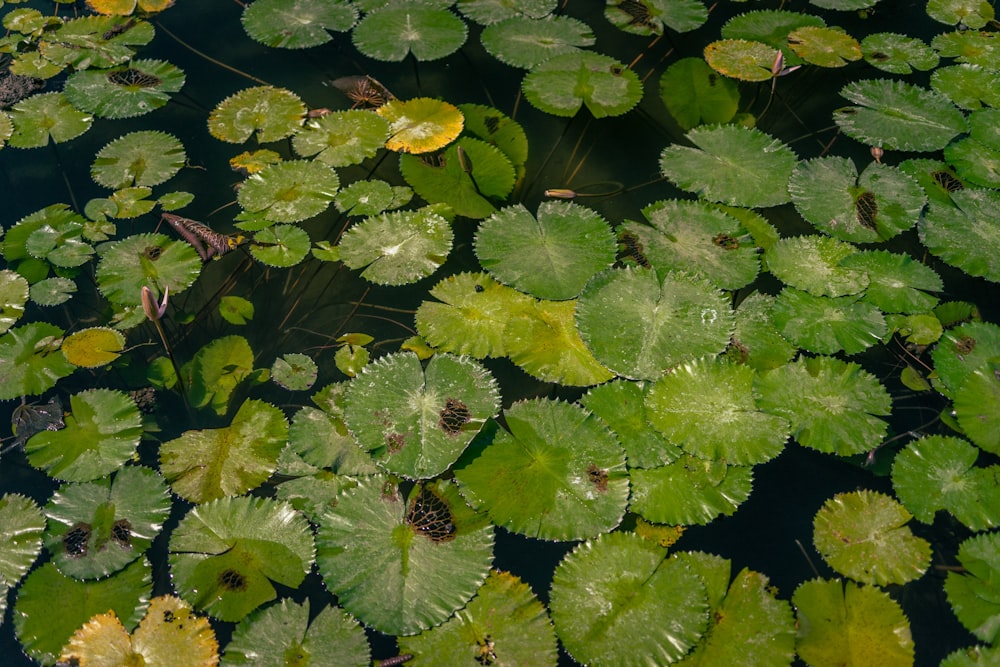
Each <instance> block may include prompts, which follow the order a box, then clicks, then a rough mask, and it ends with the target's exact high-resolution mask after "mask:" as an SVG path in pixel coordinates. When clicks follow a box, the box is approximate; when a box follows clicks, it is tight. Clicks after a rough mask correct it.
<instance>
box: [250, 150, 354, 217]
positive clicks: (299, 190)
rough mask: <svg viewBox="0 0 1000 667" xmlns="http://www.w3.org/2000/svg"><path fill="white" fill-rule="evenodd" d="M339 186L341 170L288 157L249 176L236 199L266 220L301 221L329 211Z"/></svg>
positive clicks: (320, 163)
mask: <svg viewBox="0 0 1000 667" xmlns="http://www.w3.org/2000/svg"><path fill="white" fill-rule="evenodd" d="M339 187H340V178H339V177H338V176H337V172H335V171H334V170H333V169H332V168H330V167H328V166H326V165H325V164H323V163H322V162H314V161H311V160H286V161H285V162H279V163H278V164H272V165H269V166H267V167H264V168H263V169H261V170H260V171H259V172H257V173H255V174H251V175H250V176H248V177H247V180H246V181H245V182H244V183H243V186H242V187H241V188H240V191H239V193H238V194H237V197H236V198H237V200H238V201H239V203H240V206H242V207H243V209H244V210H245V211H248V212H250V213H253V214H254V215H256V216H260V217H263V218H264V219H265V220H270V221H272V222H299V221H301V220H306V219H307V218H311V217H313V216H316V215H319V214H320V213H322V212H323V211H325V210H326V209H327V207H328V206H329V205H330V202H332V201H333V198H334V196H335V195H336V194H337V188H339Z"/></svg>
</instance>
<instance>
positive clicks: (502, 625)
mask: <svg viewBox="0 0 1000 667" xmlns="http://www.w3.org/2000/svg"><path fill="white" fill-rule="evenodd" d="M399 650H400V652H401V653H403V654H407V653H409V654H412V655H413V656H414V659H419V660H421V661H424V660H426V661H427V662H428V663H429V664H439V665H458V664H463V663H466V662H469V656H475V660H476V661H477V662H479V663H480V664H525V665H528V664H531V665H538V666H539V667H541V666H543V665H551V666H552V667H554V666H555V664H556V658H557V654H556V635H555V631H554V630H553V629H552V621H550V620H549V615H548V613H547V611H546V609H545V606H544V605H543V604H542V603H541V602H539V600H538V598H537V597H535V594H534V593H533V592H532V591H531V587H529V586H528V585H527V584H525V583H524V582H522V581H521V580H520V579H518V578H517V577H516V576H514V575H512V574H510V573H508V572H497V571H496V570H493V571H491V572H490V575H489V577H487V579H486V581H485V582H484V583H483V585H482V587H480V589H479V591H478V592H477V593H476V597H475V598H473V599H472V601H470V602H469V604H467V605H466V606H465V609H464V610H463V611H462V612H460V613H458V614H456V615H455V616H453V617H452V618H450V619H448V620H447V621H445V622H444V623H443V624H442V625H440V626H438V627H436V628H431V629H429V630H425V631H424V632H422V633H420V634H419V635H417V636H416V637H400V638H399Z"/></svg>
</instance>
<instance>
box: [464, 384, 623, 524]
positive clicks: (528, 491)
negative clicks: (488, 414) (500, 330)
mask: <svg viewBox="0 0 1000 667" xmlns="http://www.w3.org/2000/svg"><path fill="white" fill-rule="evenodd" d="M504 422H505V423H506V426H507V429H500V428H499V427H497V426H496V425H495V424H493V425H492V426H491V427H490V428H489V430H487V431H484V433H483V435H482V436H480V438H477V439H476V440H475V441H473V444H472V446H471V447H470V449H469V451H468V452H467V453H466V455H465V456H463V458H462V459H461V460H460V461H459V463H458V464H457V466H456V468H455V478H456V479H457V480H458V482H459V484H460V488H461V491H462V495H463V496H465V498H466V499H467V500H468V501H469V502H470V503H471V504H472V505H473V507H477V508H482V509H483V510H485V511H486V512H488V513H489V515H490V518H491V519H492V520H493V522H494V523H495V524H497V525H499V526H503V527H505V528H507V529H508V530H510V531H513V532H515V533H520V534H522V535H528V536H530V537H537V538H541V539H548V540H572V539H582V538H586V537H592V536H595V535H598V534H600V533H601V532H604V531H607V530H610V529H612V528H614V527H615V526H617V525H618V523H619V522H620V521H621V520H622V516H623V515H624V512H625V505H626V503H627V501H628V486H629V485H628V474H627V472H626V470H625V452H624V451H623V450H622V447H621V444H619V442H618V439H617V437H615V435H614V434H613V433H611V432H610V431H609V430H608V429H607V427H606V426H605V425H604V423H603V422H602V421H601V420H599V419H596V418H595V417H594V416H592V415H591V414H590V413H589V412H588V411H587V410H585V409H584V408H582V407H580V406H578V405H571V404H568V403H562V402H559V401H549V400H542V399H536V400H528V401H521V402H518V403H515V404H514V405H512V406H511V407H510V408H509V409H507V410H505V411H504Z"/></svg>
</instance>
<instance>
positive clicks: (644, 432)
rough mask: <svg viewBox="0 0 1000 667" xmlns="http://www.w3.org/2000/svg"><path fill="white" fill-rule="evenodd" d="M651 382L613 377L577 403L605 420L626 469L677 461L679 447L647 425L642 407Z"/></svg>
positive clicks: (645, 414) (679, 453)
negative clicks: (625, 460)
mask: <svg viewBox="0 0 1000 667" xmlns="http://www.w3.org/2000/svg"><path fill="white" fill-rule="evenodd" d="M650 386H651V385H649V383H646V382H632V381H629V380H621V379H618V380H613V381H611V382H605V383H604V384H602V385H598V386H596V387H594V388H592V389H591V390H590V391H588V392H587V393H586V394H585V395H584V396H583V397H582V398H581V399H580V405H582V406H583V407H585V408H587V409H588V410H590V411H591V412H592V413H594V415H595V416H597V417H599V418H600V419H602V420H604V422H605V423H606V424H607V425H608V426H609V427H610V428H611V430H612V431H613V432H614V433H615V435H617V436H618V440H619V442H621V444H622V446H623V447H624V448H625V457H626V459H627V460H628V466H629V468H655V467H657V466H662V465H666V464H668V463H672V462H673V461H676V460H677V458H678V457H679V456H680V455H681V451H680V449H679V448H678V447H677V445H675V444H674V443H672V442H669V441H668V440H667V439H666V438H665V437H664V436H663V434H661V433H660V432H659V431H658V430H656V429H653V428H650V423H649V421H648V420H647V411H646V407H645V401H646V396H647V395H648V392H649V388H650Z"/></svg>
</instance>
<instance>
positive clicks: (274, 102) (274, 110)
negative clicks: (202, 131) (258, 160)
mask: <svg viewBox="0 0 1000 667" xmlns="http://www.w3.org/2000/svg"><path fill="white" fill-rule="evenodd" d="M305 116H306V105H305V104H304V103H303V102H302V100H301V99H299V97H298V95H296V94H295V93H293V92H291V91H289V90H286V89H284V88H275V87H274V86H257V87H255V88H246V89H244V90H241V91H239V92H238V93H235V94H233V95H230V96H229V97H227V98H226V99H224V100H222V101H221V102H219V103H218V104H217V105H216V106H215V108H214V109H212V113H211V114H209V116H208V131H209V132H210V133H211V134H212V136H213V137H215V138H216V139H219V140H221V141H228V142H230V143H233V144H242V143H243V142H245V141H246V140H247V139H249V138H250V137H251V136H252V135H254V134H256V137H257V141H258V142H260V143H267V142H271V141H278V140H280V139H284V138H285V137H288V136H291V135H292V134H294V133H295V132H297V131H298V130H299V128H300V127H301V125H302V121H303V120H304V119H305Z"/></svg>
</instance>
